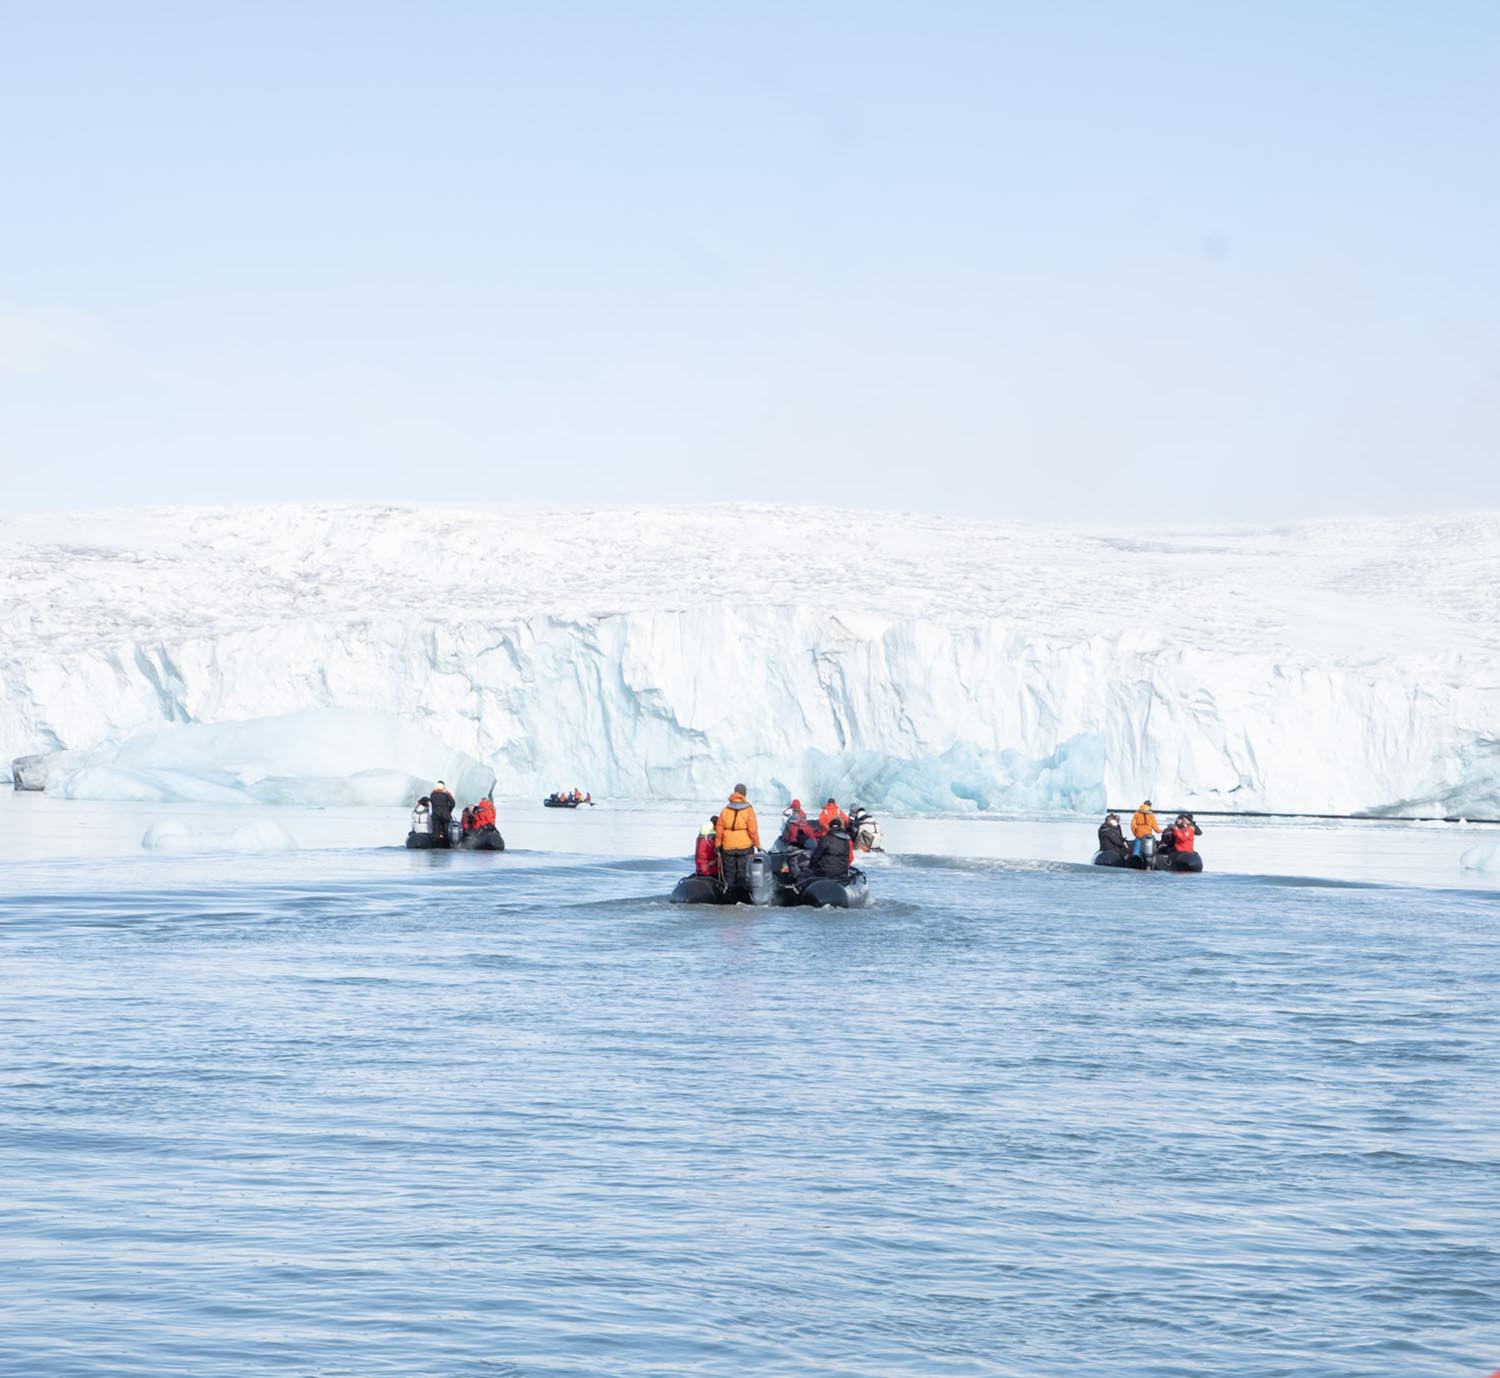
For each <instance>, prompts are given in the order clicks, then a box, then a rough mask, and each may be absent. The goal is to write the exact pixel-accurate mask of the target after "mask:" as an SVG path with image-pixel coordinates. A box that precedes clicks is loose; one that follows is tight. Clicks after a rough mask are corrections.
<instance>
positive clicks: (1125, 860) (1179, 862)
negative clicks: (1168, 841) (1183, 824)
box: [1094, 846, 1203, 875]
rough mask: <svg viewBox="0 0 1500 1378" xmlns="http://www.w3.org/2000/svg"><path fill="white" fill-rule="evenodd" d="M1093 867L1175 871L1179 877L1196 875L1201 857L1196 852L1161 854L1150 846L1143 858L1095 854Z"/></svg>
mask: <svg viewBox="0 0 1500 1378" xmlns="http://www.w3.org/2000/svg"><path fill="white" fill-rule="evenodd" d="M1094 865H1095V866H1114V867H1117V868H1119V869H1120V870H1122V871H1176V872H1178V873H1179V874H1180V875H1197V874H1198V872H1200V871H1201V870H1202V869H1203V857H1202V856H1201V855H1200V854H1199V853H1198V852H1163V851H1160V850H1159V849H1157V848H1156V847H1155V846H1150V847H1148V848H1147V849H1146V852H1145V855H1143V856H1133V855H1129V854H1127V855H1125V856H1121V855H1120V853H1119V852H1095V853H1094Z"/></svg>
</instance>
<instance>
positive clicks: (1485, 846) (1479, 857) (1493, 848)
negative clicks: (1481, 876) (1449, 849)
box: [1458, 842, 1500, 871]
mask: <svg viewBox="0 0 1500 1378" xmlns="http://www.w3.org/2000/svg"><path fill="white" fill-rule="evenodd" d="M1458 864H1459V865H1460V866H1462V867H1463V868H1464V870H1466V871H1500V842H1481V843H1480V844H1479V845H1478V846H1477V847H1470V848H1469V850H1468V851H1466V852H1465V853H1464V854H1463V855H1462V856H1461V857H1459V859H1458Z"/></svg>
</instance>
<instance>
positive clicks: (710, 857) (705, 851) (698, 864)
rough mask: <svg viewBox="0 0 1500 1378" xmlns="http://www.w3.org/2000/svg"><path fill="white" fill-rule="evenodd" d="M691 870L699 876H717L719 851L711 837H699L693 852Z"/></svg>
mask: <svg viewBox="0 0 1500 1378" xmlns="http://www.w3.org/2000/svg"><path fill="white" fill-rule="evenodd" d="M693 870H694V871H695V872H696V873H697V874H698V875H700V876H716V875H718V874H719V849H718V848H717V847H716V846H714V840H713V838H711V837H700V838H699V839H698V845H697V847H696V848H694V850H693Z"/></svg>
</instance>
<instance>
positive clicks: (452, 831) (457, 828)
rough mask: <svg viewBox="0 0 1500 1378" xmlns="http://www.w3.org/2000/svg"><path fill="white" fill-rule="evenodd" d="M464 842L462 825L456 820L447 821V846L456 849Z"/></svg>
mask: <svg viewBox="0 0 1500 1378" xmlns="http://www.w3.org/2000/svg"><path fill="white" fill-rule="evenodd" d="M463 840H464V825H463V824H462V823H460V822H459V820H458V819H456V818H450V819H449V820H448V845H449V846H450V847H456V846H458V844H459V843H460V842H462V841H463Z"/></svg>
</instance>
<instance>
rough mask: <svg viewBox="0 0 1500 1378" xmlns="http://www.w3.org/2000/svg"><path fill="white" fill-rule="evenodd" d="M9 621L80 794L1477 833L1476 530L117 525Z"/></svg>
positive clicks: (11, 751) (1482, 592)
mask: <svg viewBox="0 0 1500 1378" xmlns="http://www.w3.org/2000/svg"><path fill="white" fill-rule="evenodd" d="M0 588H3V595H0V673H3V679H0V751H3V752H4V756H5V759H11V758H15V757H32V756H34V757H41V758H43V759H41V760H36V761H31V762H29V763H27V764H26V765H25V766H24V767H23V768H22V769H23V774H24V775H25V776H26V779H27V782H28V783H39V782H42V781H45V783H46V784H47V787H48V788H49V790H53V791H58V792H62V793H67V794H72V795H73V796H74V797H90V796H91V797H111V795H112V792H115V793H123V794H124V795H125V796H126V797H133V798H172V797H195V798H214V799H219V800H229V799H232V798H234V797H237V796H241V795H242V796H243V797H245V798H247V799H261V800H264V799H266V798H273V799H274V798H286V799H289V800H295V801H297V802H303V803H306V802H312V801H313V800H314V799H315V798H316V797H319V795H320V792H323V793H326V794H327V796H328V797H329V798H330V799H331V800H337V801H343V802H348V801H351V800H353V801H358V800H360V799H369V800H371V801H372V802H374V801H377V800H378V801H380V802H386V800H385V796H386V794H392V795H393V796H395V795H404V793H406V792H407V791H408V790H409V788H410V787H411V783H412V781H414V780H419V779H423V778H426V777H431V776H436V775H438V774H441V773H443V772H444V771H445V770H446V771H448V772H449V773H450V774H457V773H459V770H460V769H466V770H468V769H471V770H472V773H473V777H474V781H476V782H477V781H478V780H479V779H480V778H481V777H486V776H488V775H489V774H491V773H492V774H493V775H494V776H495V777H496V778H497V780H498V789H499V791H500V792H501V793H503V794H506V795H525V794H536V793H539V792H541V793H545V792H546V791H548V790H550V789H554V788H557V787H560V786H562V787H571V786H573V785H575V784H578V785H581V786H582V787H583V788H585V789H589V790H592V791H593V793H594V795H595V796H596V797H603V796H614V797H622V796H630V797H636V798H653V797H654V798H687V797H694V796H702V797H704V798H706V799H710V800H712V799H717V798H719V797H721V796H722V795H723V793H724V792H725V791H726V790H727V788H728V786H729V785H730V784H732V783H733V782H734V781H735V780H736V779H744V780H746V781H747V782H748V783H749V784H750V785H751V787H752V789H755V790H758V791H761V792H763V793H766V794H768V795H771V796H772V797H779V796H780V795H781V794H782V793H790V794H798V795H801V796H802V797H803V798H804V800H806V799H808V798H809V797H811V798H819V797H826V795H827V794H828V793H835V794H837V795H838V796H839V797H840V798H841V799H845V800H849V799H858V800H860V801H862V802H865V803H867V804H871V805H884V806H887V807H897V808H907V809H945V810H946V809H956V808H990V809H1000V810H1018V811H1020V810H1032V811H1040V810H1063V811H1066V810H1094V809H1097V808H1099V807H1100V806H1101V805H1103V804H1104V803H1105V802H1106V801H1107V802H1109V803H1111V804H1115V805H1121V804H1126V805H1129V804H1133V803H1135V802H1136V801H1137V800H1139V799H1140V798H1141V797H1142V795H1145V794H1149V795H1151V796H1152V797H1153V798H1154V799H1155V800H1156V801H1157V802H1158V804H1164V805H1165V806H1166V807H1168V808H1171V807H1177V806H1179V805H1182V806H1189V807H1191V806H1194V805H1196V806H1197V807H1199V808H1202V809H1204V810H1209V809H1213V808H1215V807H1217V808H1221V809H1231V810H1245V811H1253V810H1266V811H1276V812H1327V813H1357V812H1366V813H1376V814H1380V813H1386V814H1410V813H1417V814H1423V813H1432V814H1464V815H1467V816H1468V817H1470V818H1496V817H1500V515H1497V514H1488V513H1486V514H1474V515H1462V516H1434V517H1422V518H1400V519H1381V520H1375V519H1369V520H1351V521H1322V522H1306V523H1295V524H1290V525H1285V526H1278V527H1274V528H1252V527H1224V528H1215V529H1190V528H1168V529H1165V530H1155V531H1152V532H1149V533H1148V532H1143V531H1133V530H1125V529H1119V530H1102V529H1091V528H1084V527H1074V526H1064V525H1056V526H1041V525H1023V524H1016V523H978V522H969V521H962V520H955V519H945V518H936V517H916V516H910V515H897V514H872V513H852V512H832V511H820V510H814V509H806V508H777V507H764V506H755V507H737V506H724V507H714V508H675V509H673V508H637V509H624V508H610V509H597V510H542V509H531V508H477V507H464V508H451V507H371V506H363V507H261V508H212V509H208V508H202V509H189V508H172V509H152V510H132V511H111V512H98V513H75V514H56V515H37V516H17V517H12V518H9V519H7V520H5V521H3V522H0ZM314 710H317V712H319V713H321V714H322V715H323V716H322V717H321V718H320V717H317V716H314V717H312V718H309V716H308V715H309V714H310V713H313V712H314ZM320 722H321V723H322V724H323V725H324V728H323V731H322V732H321V739H322V741H323V744H324V746H325V747H326V748H328V749H326V750H321V751H317V750H313V749H312V747H311V746H310V745H309V741H310V737H309V733H310V732H312V735H314V736H318V735H320V734H319V733H318V732H316V731H314V730H313V729H315V728H316V726H317V724H318V723H320ZM231 723H236V724H242V727H240V728H238V729H232V730H230V729H226V730H221V731H217V732H203V731H201V730H200V731H199V732H198V733H197V734H196V735H194V734H190V733H187V732H186V731H184V730H183V729H181V728H178V727H177V726H176V725H186V724H231ZM382 723H383V724H385V726H384V727H382V726H380V724H382ZM413 733H417V734H420V736H419V739H418V749H417V750H416V755H417V757H419V758H421V759H419V760H414V759H413V740H414V739H413V737H412V735H411V734H413ZM346 742H351V743H356V744H358V750H357V751H356V750H355V748H354V747H353V746H351V747H350V749H349V752H342V751H341V744H343V743H346ZM420 742H429V743H431V744H432V746H431V750H432V752H433V754H434V756H435V757H439V759H434V760H433V761H432V763H431V764H430V765H427V764H426V762H425V750H424V749H422V748H421V747H420ZM247 743H248V744H249V746H248V747H247ZM250 748H253V750H252V749H250ZM65 751H66V752H69V753H83V754H82V756H74V755H68V756H56V755H55V753H59V752H65ZM350 753H352V754H350ZM330 757H332V758H336V759H334V760H332V761H330ZM356 777H357V778H356ZM361 781H363V785H361V783H360V782H361ZM450 783H452V782H451V780H450ZM205 784H206V785H208V786H213V787H214V788H213V789H210V790H208V791H207V792H205ZM221 786H222V787H223V789H224V791H225V792H224V793H222V794H221V793H216V792H215V791H216V790H217V789H218V788H219V787H221ZM475 788H482V786H479V785H477V784H475Z"/></svg>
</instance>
